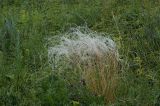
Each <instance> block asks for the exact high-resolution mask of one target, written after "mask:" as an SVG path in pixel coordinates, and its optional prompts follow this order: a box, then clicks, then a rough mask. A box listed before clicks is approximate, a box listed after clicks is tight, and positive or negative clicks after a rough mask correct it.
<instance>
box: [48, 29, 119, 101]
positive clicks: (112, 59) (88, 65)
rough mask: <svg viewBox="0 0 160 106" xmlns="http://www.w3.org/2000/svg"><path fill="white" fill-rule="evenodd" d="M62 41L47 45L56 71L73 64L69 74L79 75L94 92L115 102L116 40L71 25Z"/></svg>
mask: <svg viewBox="0 0 160 106" xmlns="http://www.w3.org/2000/svg"><path fill="white" fill-rule="evenodd" d="M60 40H61V41H60V43H59V44H57V45H54V46H50V47H49V48H48V57H49V63H50V65H51V66H52V68H53V70H59V72H60V73H65V71H66V70H68V68H66V67H70V68H69V73H74V75H75V74H78V76H79V77H80V78H81V79H84V80H85V83H86V86H87V88H88V89H90V90H91V91H92V92H93V93H95V94H96V95H100V96H104V98H105V99H106V101H107V102H108V101H113V100H114V90H115V87H116V85H117V78H118V74H117V71H118V60H119V57H118V50H117V48H116V44H115V42H114V41H113V40H112V39H110V38H109V37H104V36H103V34H101V33H97V32H94V31H91V30H90V29H88V28H86V27H78V28H71V29H70V30H69V31H68V32H67V33H64V34H63V36H62V37H60ZM49 41H50V43H53V42H52V41H55V39H54V40H52V38H50V39H49ZM73 71H75V72H73ZM70 77H71V76H70Z"/></svg>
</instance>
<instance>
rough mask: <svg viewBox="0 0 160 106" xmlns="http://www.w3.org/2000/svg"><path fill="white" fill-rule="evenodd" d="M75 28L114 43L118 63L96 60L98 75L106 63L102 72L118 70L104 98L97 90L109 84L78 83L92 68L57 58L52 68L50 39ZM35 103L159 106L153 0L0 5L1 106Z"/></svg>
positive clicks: (34, 0) (157, 13)
mask: <svg viewBox="0 0 160 106" xmlns="http://www.w3.org/2000/svg"><path fill="white" fill-rule="evenodd" d="M78 26H80V27H86V28H89V29H91V30H92V31H96V33H97V34H99V33H104V34H103V36H104V37H108V36H109V37H110V38H111V39H113V41H114V42H115V43H116V45H117V49H118V52H119V57H118V58H119V61H118V63H116V62H117V61H115V59H114V58H113V57H114V56H112V58H107V59H109V60H111V61H109V63H108V62H107V63H105V62H102V61H103V60H105V59H104V58H106V57H104V58H102V57H101V58H100V60H96V62H95V64H98V69H95V70H94V71H97V70H98V71H99V72H102V71H103V72H102V74H100V75H99V76H101V77H102V75H104V74H106V75H108V73H106V72H105V71H104V70H105V68H103V67H106V66H105V65H108V64H109V67H110V68H108V71H107V72H110V70H111V71H113V70H114V71H115V72H117V73H116V75H117V76H118V80H116V82H115V81H110V82H111V86H112V85H116V86H115V87H113V89H112V87H111V90H110V91H109V93H108V94H107V96H106V95H103V94H102V93H101V90H103V88H105V87H108V85H107V84H106V82H108V80H107V81H102V80H101V79H98V80H96V75H93V73H88V74H89V75H91V76H89V77H88V76H87V75H86V76H85V78H84V79H81V78H80V74H79V72H81V70H82V69H81V68H82V67H83V68H86V70H87V72H89V71H88V70H92V69H93V68H95V67H92V66H91V67H89V68H88V67H84V66H83V65H82V66H80V67H79V63H78V64H77V63H76V62H75V61H74V62H75V63H76V66H75V67H74V68H70V66H74V64H72V62H68V63H66V62H64V60H62V61H60V62H58V64H57V65H58V67H55V68H54V67H52V66H51V64H50V62H49V58H50V57H48V56H49V55H48V49H49V47H50V46H55V45H57V44H59V40H57V39H58V38H57V35H59V36H61V35H62V34H64V33H66V32H67V31H68V30H69V29H70V28H77V27H78ZM50 38H52V42H50V41H49V40H48V39H50ZM72 58H73V60H74V59H75V58H74V57H72ZM78 59H79V58H78ZM94 59H95V58H94ZM107 59H106V60H107ZM112 59H113V61H112ZM53 60H54V59H53ZM107 61H108V60H107ZM53 62H54V61H53ZM74 62H73V63H74ZM101 62H102V63H101ZM112 63H114V64H112ZM91 64H92V63H91ZM93 64H94V63H93ZM115 64H116V65H115ZM80 65H81V64H80ZM88 66H89V65H88ZM112 66H113V67H114V68H115V67H116V66H118V68H117V67H116V68H115V69H113V68H112ZM99 69H100V70H99ZM101 69H102V70H101ZM94 71H93V72H94ZM59 72H60V73H59ZM99 72H98V73H99ZM85 74H87V73H85ZM86 77H87V78H86ZM110 77H111V79H112V78H114V77H115V76H112V74H111V76H110ZM94 78H95V81H93V84H91V85H90V84H88V85H86V84H87V81H88V80H89V79H94ZM102 78H103V77H102ZM104 79H105V78H104ZM96 81H97V82H96ZM101 82H102V84H100V83H101ZM98 84H99V85H98ZM97 85H98V87H100V88H102V89H99V88H96V87H95V86H97ZM103 85H104V87H103ZM93 87H95V88H93ZM92 88H93V89H92ZM108 95H109V96H108ZM112 95H114V97H112ZM106 97H107V99H106ZM41 105H42V106H65V105H67V106H68V105H69V106H106V105H108V106H160V1H159V0H0V106H41Z"/></svg>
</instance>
